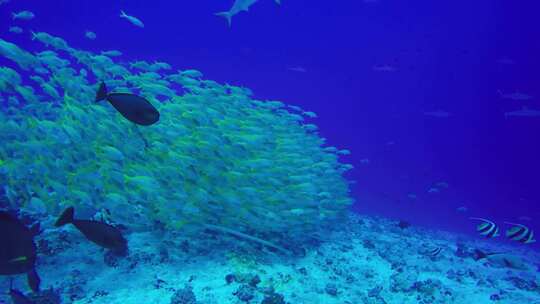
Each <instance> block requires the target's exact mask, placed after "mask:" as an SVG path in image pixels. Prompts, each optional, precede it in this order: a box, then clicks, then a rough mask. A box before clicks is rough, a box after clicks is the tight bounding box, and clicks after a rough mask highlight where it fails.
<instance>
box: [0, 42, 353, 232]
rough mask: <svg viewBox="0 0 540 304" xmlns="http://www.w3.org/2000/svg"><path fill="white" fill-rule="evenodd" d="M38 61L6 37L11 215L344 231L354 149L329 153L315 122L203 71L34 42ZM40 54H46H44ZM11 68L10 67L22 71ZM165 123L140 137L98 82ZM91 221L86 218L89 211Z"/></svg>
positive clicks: (2, 84)
mask: <svg viewBox="0 0 540 304" xmlns="http://www.w3.org/2000/svg"><path fill="white" fill-rule="evenodd" d="M32 39H33V40H34V43H36V48H37V47H39V48H41V49H43V50H42V51H40V52H29V51H27V50H24V49H22V48H20V47H19V46H17V45H16V44H13V43H10V42H8V41H6V40H3V39H0V55H1V56H3V57H5V58H7V59H9V61H10V64H8V65H6V66H3V67H0V96H1V101H2V103H3V104H4V106H2V110H1V111H0V142H1V143H2V144H1V145H0V182H1V184H2V185H3V186H4V187H5V192H6V194H7V197H8V198H9V203H10V204H11V207H14V208H19V207H25V208H28V209H30V210H32V211H33V212H39V213H47V214H51V215H58V214H59V213H60V212H61V211H62V210H64V209H65V208H66V207H68V206H76V208H77V209H78V210H85V211H87V212H97V211H99V210H103V209H107V210H109V211H110V213H111V217H112V218H113V219H114V220H115V221H116V222H119V223H125V224H129V225H132V226H133V225H141V226H147V227H149V226H150V225H152V224H153V223H154V222H155V221H159V222H161V223H163V224H164V225H165V226H166V227H168V228H174V229H182V231H183V232H184V233H186V234H190V233H197V232H198V231H199V230H200V229H202V228H204V225H205V224H208V225H219V226H220V227H229V228H234V229H235V230H237V231H250V232H253V233H257V234H259V235H261V234H262V235H265V234H271V233H276V232H277V233H281V234H282V235H287V236H290V237H291V238H294V239H301V238H302V237H303V236H304V235H307V234H308V233H310V232H313V231H315V230H317V229H319V228H320V227H321V226H324V225H326V224H330V223H333V222H335V221H339V219H340V218H341V217H342V216H344V215H345V214H346V212H347V210H348V207H349V206H350V205H351V204H352V202H353V200H352V199H351V197H350V195H349V183H350V182H349V181H347V180H346V179H345V178H344V177H343V173H344V172H346V171H347V170H349V169H351V168H352V166H351V165H349V164H343V163H340V162H339V157H340V155H346V154H348V153H349V152H348V151H347V150H338V149H337V148H334V147H325V139H324V138H321V137H320V136H319V135H318V134H317V127H316V126H315V125H314V124H311V123H307V122H305V121H304V120H305V119H307V120H311V119H313V118H315V117H316V115H315V113H313V112H307V111H306V112H305V111H303V110H302V109H300V108H298V107H295V106H288V105H285V104H284V103H282V102H279V101H261V100H256V99H253V98H252V97H251V95H252V93H251V91H250V90H249V89H247V88H242V87H236V86H231V85H222V84H219V83H217V82H215V81H212V80H206V79H204V78H203V75H202V73H201V72H199V71H196V70H184V71H176V72H175V71H173V70H172V68H171V66H170V65H169V64H167V63H164V62H153V63H150V62H145V61H137V62H132V63H120V62H117V61H118V60H117V58H121V57H118V56H121V55H122V53H121V52H119V51H116V50H113V51H104V52H101V53H99V54H95V53H92V52H88V51H84V50H80V49H76V48H72V47H70V46H69V45H68V43H67V42H66V41H65V40H63V39H62V38H59V37H55V36H52V35H50V34H48V33H44V32H35V33H32ZM38 44H39V45H38ZM11 63H12V64H11ZM101 80H103V81H105V82H106V83H107V86H108V87H109V88H110V89H111V91H114V92H131V93H137V94H139V95H141V96H144V97H145V98H146V99H148V100H149V101H150V102H151V103H152V104H153V105H154V106H155V107H156V108H157V109H158V110H159V112H160V114H161V117H160V120H159V122H158V123H156V124H154V125H152V126H148V127H141V126H136V125H134V124H133V123H131V122H129V121H128V120H126V119H123V118H122V117H121V116H120V114H119V113H117V112H116V111H115V110H114V109H113V108H112V107H111V105H110V104H108V103H95V102H94V99H95V96H96V91H97V89H98V85H99V81H101ZM81 212H82V211H81Z"/></svg>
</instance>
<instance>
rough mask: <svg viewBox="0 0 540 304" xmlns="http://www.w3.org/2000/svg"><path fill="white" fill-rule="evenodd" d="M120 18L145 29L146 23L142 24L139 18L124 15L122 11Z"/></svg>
mask: <svg viewBox="0 0 540 304" xmlns="http://www.w3.org/2000/svg"><path fill="white" fill-rule="evenodd" d="M120 18H125V19H126V20H127V21H129V22H131V24H133V25H135V26H138V27H144V23H142V21H141V20H139V19H138V18H137V17H133V16H130V15H127V14H126V13H124V11H120Z"/></svg>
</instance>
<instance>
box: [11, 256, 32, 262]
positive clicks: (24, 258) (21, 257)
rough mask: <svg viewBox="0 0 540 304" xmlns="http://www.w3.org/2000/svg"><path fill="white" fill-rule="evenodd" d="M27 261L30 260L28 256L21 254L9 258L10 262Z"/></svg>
mask: <svg viewBox="0 0 540 304" xmlns="http://www.w3.org/2000/svg"><path fill="white" fill-rule="evenodd" d="M26 261H28V257H26V256H20V257H17V258H14V259H11V260H9V261H8V263H19V262H26Z"/></svg>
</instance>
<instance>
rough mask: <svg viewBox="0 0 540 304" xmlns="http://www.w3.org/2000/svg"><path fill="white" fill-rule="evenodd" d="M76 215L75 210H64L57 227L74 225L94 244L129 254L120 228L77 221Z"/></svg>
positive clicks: (89, 221) (71, 208) (70, 208)
mask: <svg viewBox="0 0 540 304" xmlns="http://www.w3.org/2000/svg"><path fill="white" fill-rule="evenodd" d="M74 215H75V209H74V208H73V207H69V208H67V209H66V210H64V212H63V213H62V215H60V217H59V218H58V220H57V221H56V223H55V224H54V225H55V226H56V227H61V226H64V225H66V224H73V225H74V226H75V227H76V228H77V229H78V230H79V231H80V232H81V233H82V234H84V236H85V237H86V238H87V239H88V240H89V241H91V242H93V243H94V244H96V245H99V246H101V247H104V248H108V249H111V250H112V251H114V252H116V253H119V254H124V253H126V252H127V241H126V239H125V238H124V236H123V235H122V232H120V230H119V229H118V228H116V227H114V226H111V225H109V224H107V223H103V222H98V221H93V220H77V219H74Z"/></svg>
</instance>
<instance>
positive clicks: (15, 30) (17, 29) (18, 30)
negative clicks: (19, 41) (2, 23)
mask: <svg viewBox="0 0 540 304" xmlns="http://www.w3.org/2000/svg"><path fill="white" fill-rule="evenodd" d="M9 32H10V33H14V34H20V33H22V32H23V29H22V28H21V27H19V26H10V27H9Z"/></svg>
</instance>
